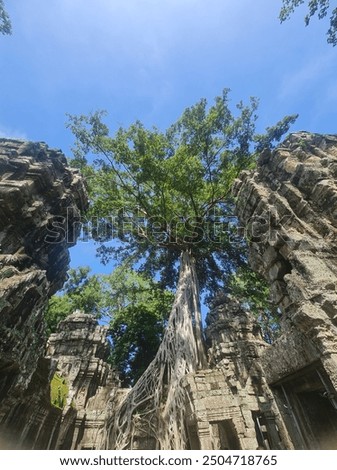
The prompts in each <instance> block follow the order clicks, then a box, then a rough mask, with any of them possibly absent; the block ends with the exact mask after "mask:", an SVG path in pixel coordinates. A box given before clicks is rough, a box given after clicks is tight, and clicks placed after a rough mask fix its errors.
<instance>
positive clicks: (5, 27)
mask: <svg viewBox="0 0 337 470" xmlns="http://www.w3.org/2000/svg"><path fill="white" fill-rule="evenodd" d="M11 33H12V24H11V20H10V18H9V16H8V13H7V11H6V10H5V5H4V2H3V0H0V34H11Z"/></svg>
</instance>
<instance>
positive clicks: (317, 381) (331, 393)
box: [234, 132, 337, 448]
mask: <svg viewBox="0 0 337 470" xmlns="http://www.w3.org/2000/svg"><path fill="white" fill-rule="evenodd" d="M336 176H337V136H330V135H327V136H322V135H315V134H309V133H306V132H300V133H296V134H292V135H290V136H289V137H288V138H287V139H286V140H285V141H284V142H283V144H282V145H280V146H279V147H278V148H277V149H276V150H274V151H273V152H270V151H265V152H263V153H262V155H261V156H260V159H259V163H258V167H257V169H256V171H254V172H244V173H242V174H241V177H240V180H238V181H237V183H236V185H235V188H234V194H235V196H236V198H237V212H238V216H239V218H240V221H241V225H242V226H243V227H244V229H245V232H246V235H247V238H248V240H249V248H250V263H251V266H252V267H253V269H255V270H256V271H258V272H260V273H261V274H262V275H264V276H265V277H266V279H267V280H268V281H269V283H270V285H271V291H272V298H273V300H274V302H275V303H276V304H277V305H278V306H279V308H280V311H281V312H282V320H281V326H282V335H281V337H280V338H279V340H278V341H277V342H276V343H275V344H274V345H273V347H272V348H270V349H268V350H267V351H266V352H265V353H264V354H263V355H262V359H261V362H262V366H263V369H264V374H265V377H266V380H267V382H268V384H269V385H270V386H271V388H272V389H273V391H274V393H275V396H276V398H277V400H278V402H279V406H280V410H281V411H282V412H283V415H284V419H285V420H286V421H287V425H288V428H289V432H290V434H291V436H292V439H293V442H294V444H295V447H296V448H331V446H332V445H333V444H332V443H331V442H332V441H333V442H335V444H334V445H336V441H337V394H336V391H337V340H336V338H337V292H336V287H337V244H336V241H337V209H336V207H337V206H336V202H337V185H336ZM310 410H311V411H310ZM313 410H314V411H313ZM324 423H325V424H324ZM327 434H328V435H329V436H327ZM333 448H334V447H333Z"/></svg>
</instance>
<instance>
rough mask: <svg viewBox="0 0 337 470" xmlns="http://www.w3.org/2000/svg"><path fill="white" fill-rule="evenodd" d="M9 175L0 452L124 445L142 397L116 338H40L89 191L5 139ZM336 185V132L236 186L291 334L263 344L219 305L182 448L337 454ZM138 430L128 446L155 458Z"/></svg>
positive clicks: (87, 322)
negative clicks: (122, 419)
mask: <svg viewBox="0 0 337 470" xmlns="http://www.w3.org/2000/svg"><path fill="white" fill-rule="evenodd" d="M0 174H1V179H0V200H1V203H0V246H1V253H0V279H1V283H0V299H1V300H0V446H1V447H3V448H26V449H108V448H114V447H112V446H113V442H116V441H114V440H113V437H112V431H111V426H112V424H111V423H113V422H114V417H115V414H116V413H117V412H118V410H120V409H121V406H122V405H123V403H127V400H128V397H130V396H131V395H132V393H134V392H132V389H122V388H121V387H120V384H119V380H118V377H117V376H116V374H115V372H114V371H112V370H111V368H110V366H109V365H108V364H107V357H108V350H109V348H108V343H107V329H106V328H105V327H103V326H101V325H99V324H98V323H97V321H96V320H95V319H94V318H93V317H91V316H90V315H85V314H83V313H82V312H79V311H77V312H74V313H73V314H72V315H70V316H69V317H68V318H67V319H66V320H64V321H63V322H61V323H60V325H59V327H58V331H57V333H55V334H53V335H51V337H50V338H49V340H48V342H47V338H46V337H45V334H44V322H43V311H44V308H45V306H46V303H47V301H48V298H49V296H50V295H52V294H53V293H54V292H56V291H57V290H58V289H59V288H60V287H61V286H62V284H63V282H64V279H65V276H66V271H67V268H68V264H69V255H68V247H69V246H70V245H72V244H74V243H75V242H76V238H77V237H78V235H79V230H80V223H79V222H80V220H81V213H83V212H84V211H85V210H86V208H87V205H88V201H87V194H86V189H85V183H84V181H83V179H82V177H81V176H80V174H79V173H78V172H77V170H73V169H70V168H69V167H68V166H67V162H66V159H65V157H64V156H63V155H62V153H61V152H60V151H57V150H51V149H49V148H48V147H47V146H46V145H45V144H41V143H38V144H33V143H28V142H22V141H14V140H5V139H0ZM336 177H337V136H330V135H324V136H323V135H316V134H311V133H307V132H299V133H295V134H291V135H290V136H289V137H288V138H287V139H286V140H285V141H284V142H283V143H282V144H281V145H279V146H278V147H277V148H276V149H275V150H273V151H269V150H268V151H267V150H266V151H264V152H263V153H262V154H261V156H260V158H259V161H258V165H257V167H256V169H255V170H254V171H249V172H248V171H246V172H242V173H241V175H240V178H239V179H238V180H237V181H236V183H235V185H234V188H233V195H234V197H235V200H236V209H237V215H238V218H239V221H240V230H241V231H242V233H243V234H244V235H245V236H246V238H247V240H248V243H249V253H250V264H251V266H252V268H253V269H254V270H255V271H257V272H259V273H260V274H262V275H263V276H264V277H265V278H266V279H267V280H268V282H269V283H270V286H271V292H272V297H273V301H274V302H275V304H276V305H277V306H278V308H279V312H280V319H281V320H280V321H281V335H280V337H279V338H278V339H277V340H276V341H275V342H274V343H273V344H272V345H270V344H268V343H266V342H265V341H264V340H263V338H262V336H261V332H260V328H259V325H258V323H257V321H256V319H255V318H254V317H253V315H252V314H251V312H250V311H249V310H248V309H247V308H246V307H245V305H243V304H242V302H240V299H235V298H232V297H230V296H227V297H226V298H223V299H220V298H219V299H218V300H217V301H216V302H214V305H213V308H212V309H211V311H210V312H209V314H208V317H207V328H206V330H205V345H204V346H203V348H204V347H205V349H206V355H207V363H205V362H199V364H198V366H197V367H196V370H195V371H192V372H190V373H186V374H185V375H184V376H183V378H182V379H181V384H182V386H183V390H184V396H183V399H184V417H185V418H184V419H185V422H184V423H183V424H184V433H185V435H186V438H185V440H184V443H185V444H184V448H186V449H205V450H208V449H220V450H221V449H230V450H236V449H243V450H244V449H249V450H255V449H289V450H290V449H336V448H337V394H336V391H337V341H336V338H337V329H336V327H337V293H336V287H337V282H336V281H337V248H336V246H337V245H336V238H337V237H336V235H337V209H336V207H335V206H334V202H335V201H336V200H337V186H336ZM69 209H70V210H69ZM55 224H57V225H55ZM56 226H57V227H58V230H56V231H55V230H53V228H55V227H56ZM60 227H61V230H60ZM60 234H61V235H60ZM60 236H61V238H59V237H60ZM199 352H200V351H199ZM200 355H201V356H202V355H203V352H202V354H201V353H200ZM192 369H193V368H192ZM192 369H191V370H192ZM55 374H56V375H57V376H58V377H61V378H62V380H64V383H65V384H66V387H65V390H66V392H64V403H63V406H62V407H55V406H53V404H52V403H51V400H50V387H51V381H52V378H53V377H55ZM130 394H131V395H130ZM179 399H181V397H180V398H179ZM137 419H138V421H137ZM139 423H140V421H139V416H134V417H133V421H132V424H133V426H134V430H135V431H134V433H133V438H132V442H131V444H130V443H129V444H128V448H131V449H155V448H158V441H156V440H155V439H154V438H153V433H152V434H150V433H148V432H147V430H146V428H144V427H142V426H141V425H140V424H139ZM173 445H174V444H172V445H171V447H169V448H173V447H172V446H173Z"/></svg>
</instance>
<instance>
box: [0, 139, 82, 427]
mask: <svg viewBox="0 0 337 470" xmlns="http://www.w3.org/2000/svg"><path fill="white" fill-rule="evenodd" d="M87 207H88V200H87V194H86V189H85V186H84V182H83V179H82V178H81V176H80V174H79V173H78V171H77V170H73V169H70V168H69V167H68V166H67V161H66V158H65V156H64V155H63V154H62V153H61V152H60V151H58V150H52V149H49V148H48V147H47V146H46V145H45V144H44V143H32V142H24V141H18V140H7V139H0V424H1V423H2V425H3V426H6V423H8V421H9V420H12V421H13V422H14V421H15V419H16V418H13V413H14V412H15V410H17V414H18V415H20V414H21V415H24V410H26V409H30V410H31V411H32V410H33V408H34V407H33V405H32V402H34V403H35V402H36V403H37V402H38V401H39V400H38V398H37V395H36V393H35V392H34V389H35V383H34V381H38V380H39V377H41V374H42V375H43V374H46V373H47V374H48V373H49V372H48V367H47V366H46V363H45V362H44V361H43V359H42V358H43V356H44V348H45V343H46V337H45V333H44V320H43V312H44V309H45V307H46V304H47V302H48V298H49V296H50V295H52V294H53V293H54V292H56V291H57V290H58V289H59V288H60V287H62V285H63V282H64V280H65V278H66V273H67V270H68V266H69V253H68V248H69V246H71V245H73V244H75V242H76V238H77V236H78V233H79V229H80V224H79V223H77V222H79V221H80V214H81V212H83V211H85V210H86V208H87ZM46 371H47V372H46ZM34 374H35V378H34ZM41 393H42V395H43V393H44V392H41ZM41 393H39V395H41ZM42 401H43V400H42ZM18 405H20V406H21V411H20V410H19V409H18V408H17V407H18ZM25 407H26V408H25ZM47 414H48V412H46V415H45V417H44V418H46V419H47ZM11 416H12V418H11ZM26 417H27V416H26ZM44 418H42V417H41V419H40V418H38V419H37V421H39V422H41V420H43V419H44ZM28 421H29V419H28V417H27V422H26V424H27V423H28ZM31 424H32V423H31ZM36 425H37V426H38V424H37V423H36ZM20 426H23V424H20Z"/></svg>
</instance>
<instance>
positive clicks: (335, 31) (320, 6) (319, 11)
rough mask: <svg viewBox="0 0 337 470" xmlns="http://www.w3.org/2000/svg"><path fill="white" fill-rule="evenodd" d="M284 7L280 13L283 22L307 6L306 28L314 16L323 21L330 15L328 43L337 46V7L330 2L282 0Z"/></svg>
mask: <svg viewBox="0 0 337 470" xmlns="http://www.w3.org/2000/svg"><path fill="white" fill-rule="evenodd" d="M282 2H283V5H282V8H281V11H280V20H281V22H283V21H285V20H287V19H288V18H289V17H290V16H291V15H292V13H294V11H295V9H296V8H297V7H298V6H300V5H302V4H307V6H308V13H307V14H306V15H305V17H304V21H305V24H306V26H308V24H309V23H310V20H311V18H312V17H313V16H316V15H317V16H318V18H319V19H320V20H321V19H323V18H326V16H327V15H328V14H330V26H329V29H328V31H327V41H328V43H329V44H332V45H333V46H336V44H337V7H336V6H335V7H333V6H332V5H331V3H333V2H330V0H309V1H304V0H282Z"/></svg>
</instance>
